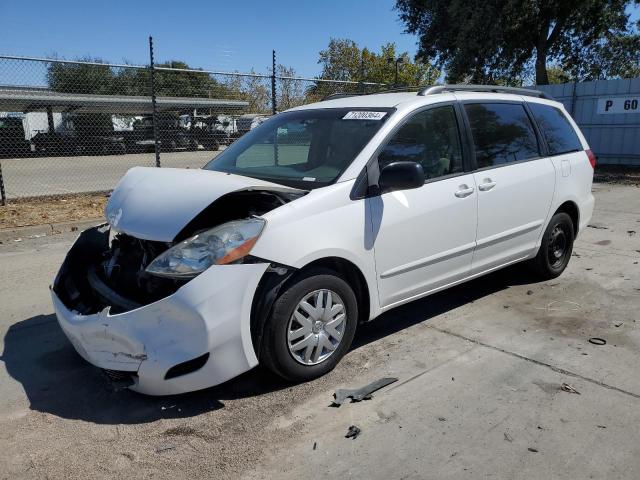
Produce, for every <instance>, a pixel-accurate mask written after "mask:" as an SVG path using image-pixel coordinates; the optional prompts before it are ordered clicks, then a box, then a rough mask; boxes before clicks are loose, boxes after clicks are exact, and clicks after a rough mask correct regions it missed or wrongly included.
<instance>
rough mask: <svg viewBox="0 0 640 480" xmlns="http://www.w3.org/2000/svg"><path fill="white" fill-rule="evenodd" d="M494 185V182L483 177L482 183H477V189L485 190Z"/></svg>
mask: <svg viewBox="0 0 640 480" xmlns="http://www.w3.org/2000/svg"><path fill="white" fill-rule="evenodd" d="M495 186H496V182H493V181H491V179H490V178H485V179H484V180H483V181H482V183H481V184H480V185H478V190H480V191H482V192H486V191H488V190H491V189H492V188H493V187H495Z"/></svg>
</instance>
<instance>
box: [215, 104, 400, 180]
mask: <svg viewBox="0 0 640 480" xmlns="http://www.w3.org/2000/svg"><path fill="white" fill-rule="evenodd" d="M391 111H392V109H388V108H387V109H366V110H364V109H353V108H332V109H318V110H300V111H296V112H285V113H281V114H279V115H276V116H275V117H272V118H271V119H269V120H267V121H265V122H264V123H262V124H261V125H260V126H258V127H256V128H254V129H253V130H251V131H250V132H249V133H247V134H246V135H244V136H243V137H241V138H240V139H239V140H237V141H236V142H235V143H233V144H232V145H231V146H230V147H229V148H227V149H226V150H225V151H224V152H223V153H221V154H220V155H219V156H218V157H216V158H215V159H213V160H212V161H210V162H209V163H208V164H207V165H205V167H204V168H205V169H207V170H215V171H218V172H226V173H235V174H237V175H244V176H246V177H253V178H259V179H261V180H267V181H270V182H275V183H280V184H283V185H287V186H290V187H295V188H302V189H305V190H309V189H312V188H318V187H323V186H326V185H329V184H331V183H332V182H334V181H335V180H336V179H337V178H338V177H339V176H340V175H341V174H342V172H344V170H345V169H346V168H347V167H348V166H349V165H350V164H351V162H352V161H353V159H354V158H355V157H356V156H357V155H358V153H360V151H361V150H362V149H363V148H364V146H365V145H366V144H367V143H368V142H369V140H371V138H372V137H373V135H374V134H375V133H376V132H377V131H378V130H379V129H380V127H381V126H382V124H383V123H384V122H385V120H386V119H387V118H388V117H389V116H390V115H391Z"/></svg>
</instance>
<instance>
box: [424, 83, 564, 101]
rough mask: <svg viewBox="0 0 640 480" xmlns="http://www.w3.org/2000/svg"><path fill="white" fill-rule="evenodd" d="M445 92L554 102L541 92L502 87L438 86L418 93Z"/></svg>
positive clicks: (549, 96)
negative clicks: (483, 93)
mask: <svg viewBox="0 0 640 480" xmlns="http://www.w3.org/2000/svg"><path fill="white" fill-rule="evenodd" d="M443 92H492V93H511V94H514V95H524V96H527V97H538V98H546V99H547V100H553V97H552V96H551V95H549V94H547V93H544V92H541V91H540V90H533V89H530V88H518V87H502V86H500V85H436V86H433V87H427V88H424V89H422V90H420V91H419V92H418V95H420V96H426V95H436V94H438V93H443Z"/></svg>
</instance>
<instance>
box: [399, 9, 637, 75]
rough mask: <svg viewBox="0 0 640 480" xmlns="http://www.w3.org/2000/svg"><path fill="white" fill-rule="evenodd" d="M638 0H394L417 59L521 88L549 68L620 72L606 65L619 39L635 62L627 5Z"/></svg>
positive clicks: (451, 71)
mask: <svg viewBox="0 0 640 480" xmlns="http://www.w3.org/2000/svg"><path fill="white" fill-rule="evenodd" d="M639 3H640V2H639V1H638V0H581V1H573V2H572V1H567V0H537V1H531V0H497V1H492V2H486V1H481V0H452V1H449V0H447V1H445V0H396V8H397V10H398V11H399V13H400V18H401V20H402V21H403V22H404V24H405V25H406V30H407V32H409V33H414V34H417V35H418V36H419V51H418V54H419V55H421V56H422V57H424V58H428V59H430V60H433V61H434V62H435V63H436V64H437V65H438V66H441V67H444V68H446V70H447V80H448V81H451V82H456V81H472V82H475V83H508V84H512V83H515V84H517V83H521V82H522V78H523V77H526V76H527V74H529V73H530V72H535V79H536V83H538V84H547V83H549V75H548V72H547V65H548V64H549V63H554V64H557V65H559V66H560V67H561V68H562V69H563V70H565V71H569V72H571V74H572V76H573V77H574V78H577V76H578V74H579V76H581V77H583V78H584V79H589V78H592V77H593V76H596V77H601V76H616V75H617V74H619V73H621V72H624V70H625V69H624V68H620V65H617V64H616V62H611V60H612V59H610V60H607V59H606V58H603V57H606V56H607V45H608V44H609V42H610V41H611V40H612V39H618V40H617V41H618V44H617V45H618V47H619V48H620V49H622V50H623V51H624V55H625V57H626V58H628V57H633V56H634V55H635V56H636V63H637V57H638V50H637V49H636V50H635V52H634V51H633V48H634V46H635V45H636V43H634V42H633V41H631V42H629V41H628V39H629V38H630V37H633V36H634V35H635V34H636V32H635V29H634V28H633V26H632V25H630V23H629V15H628V14H627V13H626V7H627V6H629V5H631V4H639Z"/></svg>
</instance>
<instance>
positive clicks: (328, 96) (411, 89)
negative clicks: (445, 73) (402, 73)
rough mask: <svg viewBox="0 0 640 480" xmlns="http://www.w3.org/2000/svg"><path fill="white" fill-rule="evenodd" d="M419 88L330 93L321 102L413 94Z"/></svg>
mask: <svg viewBox="0 0 640 480" xmlns="http://www.w3.org/2000/svg"><path fill="white" fill-rule="evenodd" d="M420 88H421V87H410V86H409V87H393V88H385V89H384V90H377V91H375V92H357V93H332V94H330V95H327V96H326V97H323V98H322V100H323V101H324V100H335V99H336V98H345V97H361V96H363V95H377V94H379V93H399V92H415V91H416V90H420Z"/></svg>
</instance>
